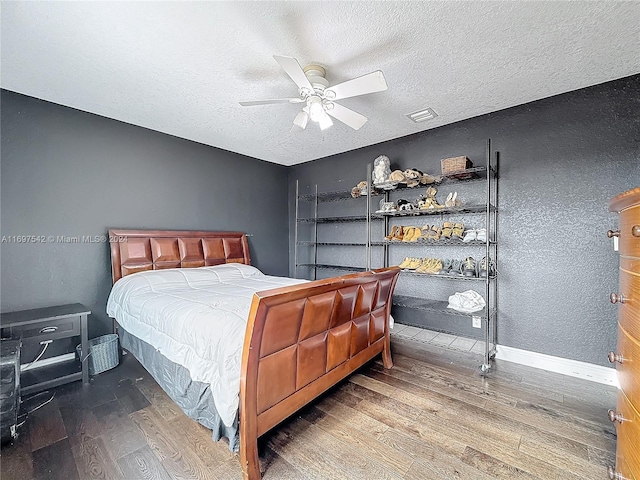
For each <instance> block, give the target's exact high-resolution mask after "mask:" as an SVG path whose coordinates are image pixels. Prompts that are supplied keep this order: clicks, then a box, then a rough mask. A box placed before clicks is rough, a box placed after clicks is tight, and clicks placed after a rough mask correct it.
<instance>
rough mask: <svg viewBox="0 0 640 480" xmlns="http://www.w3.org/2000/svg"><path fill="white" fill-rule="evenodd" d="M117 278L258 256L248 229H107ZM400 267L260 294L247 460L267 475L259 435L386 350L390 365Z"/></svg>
mask: <svg viewBox="0 0 640 480" xmlns="http://www.w3.org/2000/svg"><path fill="white" fill-rule="evenodd" d="M109 240H110V243H111V265H112V274H113V282H114V283H115V282H116V281H117V280H119V279H120V278H122V277H124V276H126V275H129V274H131V273H135V272H139V271H144V270H156V269H162V268H189V267H202V266H209V265H219V264H223V263H230V262H236V263H244V264H247V265H249V264H250V256H249V245H248V243H247V237H246V235H245V234H244V233H241V232H203V231H177V230H109ZM398 273H399V269H398V268H397V267H393V268H387V269H380V270H374V271H370V272H363V273H357V274H352V275H345V276H341V277H334V278H328V279H325V280H317V281H314V282H309V283H303V284H300V285H294V286H290V287H283V288H278V289H273V290H265V291H262V292H258V293H256V294H255V295H254V296H253V301H252V304H251V311H250V313H249V318H248V321H247V330H246V334H245V339H244V348H243V353H242V366H241V378H240V408H239V410H240V413H239V417H240V418H239V424H240V431H239V436H240V463H241V466H242V471H243V476H244V478H245V479H247V480H257V479H259V478H260V477H261V475H260V468H259V463H258V446H257V441H258V437H260V436H261V435H263V434H264V433H266V432H267V431H269V430H270V429H271V428H273V427H274V426H276V425H277V424H279V423H280V422H282V421H283V420H284V419H286V418H288V417H289V416H291V415H292V414H293V413H295V412H296V411H298V410H299V409H300V408H301V407H303V406H304V405H306V404H307V403H309V402H311V401H312V400H313V399H315V398H316V397H318V396H319V395H320V394H322V393H323V392H325V391H326V390H327V389H329V388H330V387H332V386H333V385H335V384H336V383H338V382H339V381H340V380H342V379H344V378H345V377H347V376H348V375H350V374H351V373H353V372H354V371H355V370H356V369H358V368H359V367H361V366H362V365H364V364H365V363H366V362H368V361H369V360H371V359H372V358H374V357H375V356H376V355H378V354H379V353H382V359H383V363H384V366H385V367H386V368H391V367H392V366H393V363H392V361H391V351H390V342H389V322H388V318H389V314H390V313H391V297H392V294H393V290H394V288H395V284H396V281H397V278H398Z"/></svg>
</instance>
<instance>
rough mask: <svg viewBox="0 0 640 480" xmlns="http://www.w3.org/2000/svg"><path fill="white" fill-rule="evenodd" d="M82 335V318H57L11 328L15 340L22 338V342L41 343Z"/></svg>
mask: <svg viewBox="0 0 640 480" xmlns="http://www.w3.org/2000/svg"><path fill="white" fill-rule="evenodd" d="M75 335H80V317H79V316H75V317H68V318H57V319H55V320H47V321H44V322H37V323H30V324H28V325H20V326H14V327H11V336H12V337H13V338H22V342H23V343H25V344H27V343H39V342H42V341H44V340H55V339H57V338H67V337H72V336H75Z"/></svg>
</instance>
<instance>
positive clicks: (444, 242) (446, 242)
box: [371, 237, 497, 247]
mask: <svg viewBox="0 0 640 480" xmlns="http://www.w3.org/2000/svg"><path fill="white" fill-rule="evenodd" d="M489 244H490V245H497V242H493V241H489ZM371 245H396V246H398V245H400V246H407V245H408V246H420V247H440V246H442V247H446V246H449V247H450V246H452V245H456V246H458V245H459V246H462V247H464V246H467V245H471V246H476V247H484V246H485V245H486V243H485V242H481V241H479V240H473V241H471V242H463V241H462V240H457V239H449V238H440V240H428V239H426V238H424V239H423V238H422V237H420V238H418V240H417V241H415V242H403V241H402V240H383V241H382V242H371Z"/></svg>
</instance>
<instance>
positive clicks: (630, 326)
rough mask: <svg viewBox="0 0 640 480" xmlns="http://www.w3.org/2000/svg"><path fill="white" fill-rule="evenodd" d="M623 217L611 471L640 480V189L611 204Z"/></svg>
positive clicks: (618, 479) (617, 479) (612, 356)
mask: <svg viewBox="0 0 640 480" xmlns="http://www.w3.org/2000/svg"><path fill="white" fill-rule="evenodd" d="M609 210H611V211H612V212H618V213H619V214H620V218H619V225H620V229H619V230H618V231H611V230H610V231H609V232H608V235H609V237H618V240H619V252H620V280H619V287H618V291H617V292H615V293H612V294H611V303H614V304H616V305H617V306H618V346H617V350H616V351H615V352H610V353H609V361H610V362H612V363H615V364H616V369H617V372H618V381H619V382H620V392H619V393H618V405H617V406H616V408H615V409H611V410H609V420H611V421H612V422H615V424H616V429H617V432H618V442H617V449H616V466H615V468H614V467H609V478H611V479H613V480H623V479H627V480H640V187H638V188H635V189H633V190H629V191H628V192H625V193H621V194H620V195H618V196H617V197H615V198H613V199H612V200H611V202H610V203H609Z"/></svg>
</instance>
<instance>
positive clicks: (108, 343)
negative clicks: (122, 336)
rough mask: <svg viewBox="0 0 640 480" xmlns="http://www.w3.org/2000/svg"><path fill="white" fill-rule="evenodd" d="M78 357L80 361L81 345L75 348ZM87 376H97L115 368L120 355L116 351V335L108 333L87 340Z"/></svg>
mask: <svg viewBox="0 0 640 480" xmlns="http://www.w3.org/2000/svg"><path fill="white" fill-rule="evenodd" d="M76 352H77V354H78V357H79V358H80V359H82V358H83V357H82V345H78V346H77V347H76ZM87 357H88V361H89V374H90V375H97V374H98V373H102V372H105V371H107V370H109V369H111V368H113V367H117V366H118V364H119V363H120V355H119V350H118V335H117V334H115V333H110V334H109V335H102V336H101V337H96V338H93V339H91V340H89V354H88V355H87Z"/></svg>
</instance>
